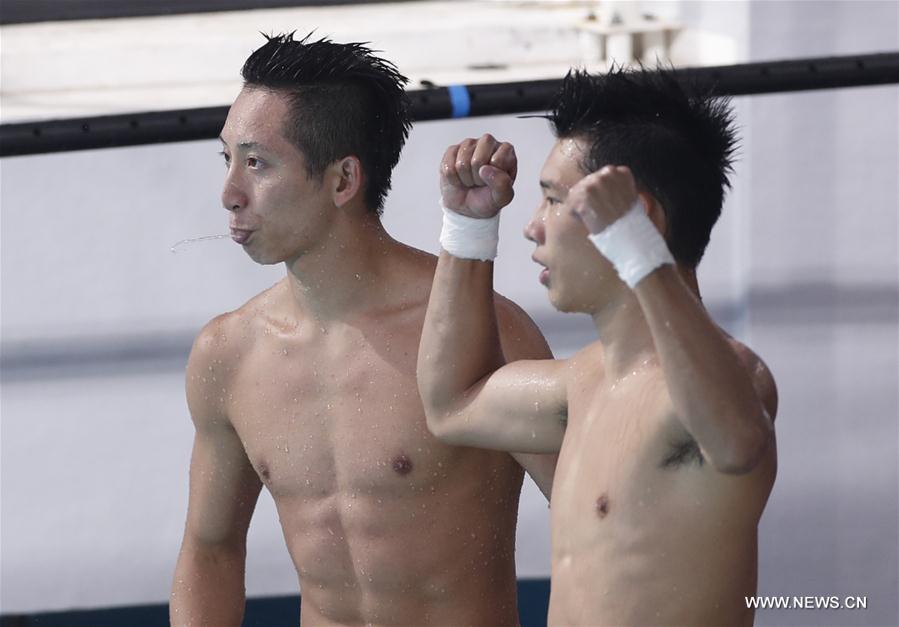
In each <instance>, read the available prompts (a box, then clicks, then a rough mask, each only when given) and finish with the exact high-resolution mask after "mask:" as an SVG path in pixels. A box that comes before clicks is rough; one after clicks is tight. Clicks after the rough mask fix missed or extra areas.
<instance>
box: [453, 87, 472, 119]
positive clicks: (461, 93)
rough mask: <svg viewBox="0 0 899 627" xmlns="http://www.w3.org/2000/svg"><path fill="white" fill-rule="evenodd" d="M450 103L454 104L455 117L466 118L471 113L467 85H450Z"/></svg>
mask: <svg viewBox="0 0 899 627" xmlns="http://www.w3.org/2000/svg"><path fill="white" fill-rule="evenodd" d="M447 89H449V96H450V102H452V104H453V117H454V118H466V117H468V114H469V113H471V98H470V97H469V95H468V87H466V86H465V85H450V86H449V87H447Z"/></svg>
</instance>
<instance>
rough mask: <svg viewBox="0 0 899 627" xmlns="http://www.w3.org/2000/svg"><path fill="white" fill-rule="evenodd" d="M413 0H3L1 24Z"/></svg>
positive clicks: (0, 15)
mask: <svg viewBox="0 0 899 627" xmlns="http://www.w3.org/2000/svg"><path fill="white" fill-rule="evenodd" d="M409 1H410V0H3V2H2V3H0V25H7V24H31V23H34V22H60V21H69V20H98V19H108V18H122V17H152V16H156V15H165V16H169V15H183V14H186V13H215V12H219V11H246V10H249V9H281V8H293V7H320V6H337V5H342V4H376V3H379V2H409Z"/></svg>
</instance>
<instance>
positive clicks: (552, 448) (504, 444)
mask: <svg viewBox="0 0 899 627" xmlns="http://www.w3.org/2000/svg"><path fill="white" fill-rule="evenodd" d="M565 372H566V366H565V362H563V361H558V360H553V359H543V360H519V361H515V362H512V363H510V364H506V365H505V366H503V367H502V368H500V369H499V370H496V371H495V372H493V373H491V374H489V375H487V376H486V377H484V378H483V379H481V380H480V381H479V382H478V383H477V384H475V385H474V386H472V387H471V388H470V389H469V390H468V391H467V392H466V393H465V395H464V398H463V399H462V401H461V402H460V403H458V404H457V405H456V406H455V407H453V408H451V409H450V410H449V411H448V412H447V415H446V416H445V417H444V418H443V420H442V421H440V422H441V424H440V426H439V428H438V429H436V430H435V432H436V434H437V435H438V437H440V438H441V439H442V440H444V441H445V442H447V443H449V444H455V445H457V446H476V447H479V448H489V449H496V450H501V451H510V452H519V453H557V452H558V451H559V449H560V448H561V446H562V438H563V436H564V435H565V420H566V417H567V414H566V398H567V394H566V383H565V376H564V375H565Z"/></svg>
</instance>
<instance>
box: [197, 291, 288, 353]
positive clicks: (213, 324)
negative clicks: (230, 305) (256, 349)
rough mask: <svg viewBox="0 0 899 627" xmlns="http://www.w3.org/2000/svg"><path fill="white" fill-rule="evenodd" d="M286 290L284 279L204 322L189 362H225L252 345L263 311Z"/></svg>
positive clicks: (261, 323) (262, 318)
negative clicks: (239, 304)
mask: <svg viewBox="0 0 899 627" xmlns="http://www.w3.org/2000/svg"><path fill="white" fill-rule="evenodd" d="M285 289H286V286H285V285H284V280H282V281H279V282H278V283H276V284H275V285H273V286H272V287H270V288H268V289H266V290H264V291H262V292H260V293H259V294H257V295H255V296H254V297H252V298H251V299H250V300H248V301H247V302H245V303H244V304H243V305H241V306H240V307H238V308H237V309H235V310H233V311H228V312H225V313H223V314H220V315H218V316H216V317H215V318H213V319H212V320H210V321H209V322H207V323H206V324H205V325H204V326H203V328H202V329H200V332H199V333H198V334H197V337H196V339H195V340H194V344H193V348H192V349H191V360H190V364H189V367H190V365H193V364H194V363H195V362H196V364H197V365H201V366H209V365H213V364H220V365H229V366H230V364H231V362H232V361H234V360H236V359H239V358H240V355H241V353H244V354H245V353H246V352H247V351H248V350H249V349H250V348H251V347H252V341H253V338H254V337H256V336H257V335H258V334H257V333H256V331H257V327H258V326H259V325H263V324H265V323H266V319H267V315H266V311H267V310H268V309H269V307H270V305H271V303H272V302H273V301H277V300H278V299H279V298H280V297H281V296H282V294H281V292H283V291H284V290H285Z"/></svg>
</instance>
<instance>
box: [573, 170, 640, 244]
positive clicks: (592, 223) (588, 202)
mask: <svg viewBox="0 0 899 627" xmlns="http://www.w3.org/2000/svg"><path fill="white" fill-rule="evenodd" d="M637 199H638V196H637V184H636V183H635V182H634V176H633V174H631V171H630V168H626V167H624V166H613V165H607V166H605V167H603V168H600V169H599V170H597V171H596V172H593V173H592V174H588V175H587V176H585V177H584V178H582V179H581V180H580V181H578V182H577V183H576V184H575V185H574V186H573V187H572V188H571V190H570V191H569V192H568V197H567V198H566V199H565V204H566V205H568V208H569V210H570V211H571V213H573V214H574V215H575V216H576V217H577V218H579V219H580V220H581V222H583V223H584V226H586V227H587V230H588V231H589V232H590V233H591V234H596V233H599V232H601V231H602V230H603V229H605V228H606V227H607V226H609V225H610V224H612V223H613V222H615V220H617V219H618V218H620V217H621V216H623V215H624V214H625V213H627V212H628V211H629V210H630V208H631V207H633V206H634V203H635V202H637Z"/></svg>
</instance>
